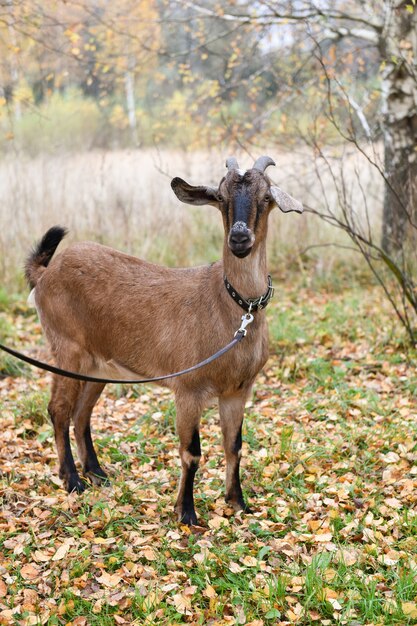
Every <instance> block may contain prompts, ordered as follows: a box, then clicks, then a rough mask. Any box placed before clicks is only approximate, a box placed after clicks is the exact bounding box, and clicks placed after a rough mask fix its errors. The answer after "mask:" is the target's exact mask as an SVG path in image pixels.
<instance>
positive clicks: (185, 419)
mask: <svg viewBox="0 0 417 626" xmlns="http://www.w3.org/2000/svg"><path fill="white" fill-rule="evenodd" d="M175 404H176V409H177V432H178V435H179V438H180V448H179V453H180V458H181V468H182V471H181V479H180V485H179V489H178V497H177V501H176V503H175V511H176V513H177V515H178V521H179V522H182V523H183V524H188V525H189V526H192V525H195V524H197V515H196V512H195V508H194V477H195V474H196V472H197V469H198V465H199V463H200V457H201V448H200V434H199V425H200V415H201V410H202V407H201V405H200V402H199V401H198V402H196V400H195V398H194V397H192V396H187V397H184V396H183V395H182V394H181V396H179V394H177V396H176V399H175Z"/></svg>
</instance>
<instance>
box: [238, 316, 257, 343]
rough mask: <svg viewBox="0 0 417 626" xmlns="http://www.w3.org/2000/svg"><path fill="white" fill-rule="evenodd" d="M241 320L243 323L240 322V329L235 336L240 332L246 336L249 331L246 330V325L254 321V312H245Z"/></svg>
mask: <svg viewBox="0 0 417 626" xmlns="http://www.w3.org/2000/svg"><path fill="white" fill-rule="evenodd" d="M241 320H242V323H241V324H240V328H239V330H237V331H236V332H235V337H236V335H237V334H238V333H243V336H244V337H246V333H247V332H248V331H247V330H246V326H249V324H251V323H252V322H253V315H252V313H245V315H242V317H241Z"/></svg>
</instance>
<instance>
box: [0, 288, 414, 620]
mask: <svg viewBox="0 0 417 626" xmlns="http://www.w3.org/2000/svg"><path fill="white" fill-rule="evenodd" d="M3 300H4V301H3V305H2V306H3V312H2V313H0V331H1V337H2V339H3V341H4V340H7V341H8V342H9V343H10V342H11V343H13V344H14V345H16V346H22V347H25V349H26V350H28V351H30V352H31V353H32V354H36V355H38V356H40V357H45V356H47V351H46V349H45V348H44V347H43V344H42V340H41V333H40V327H39V325H38V323H37V320H36V318H35V317H34V316H33V314H32V312H29V311H27V310H26V309H25V306H24V305H23V304H22V303H23V301H24V300H23V298H22V299H16V300H10V299H8V300H7V301H6V299H3ZM0 304H1V303H0ZM268 314H269V318H270V335H271V358H270V360H269V362H268V365H267V367H266V368H265V369H264V371H263V372H262V374H261V375H260V376H259V378H258V381H257V384H256V386H255V389H254V393H253V398H252V401H251V402H250V403H249V405H248V409H247V419H246V421H245V427H244V446H243V461H242V463H243V470H242V476H243V485H244V490H245V492H246V497H247V499H248V500H249V502H250V504H251V506H252V509H253V513H252V514H249V515H242V514H237V515H235V514H233V512H232V511H231V510H230V509H229V508H228V507H227V506H226V505H225V503H224V498H223V493H224V492H223V478H224V461H223V454H222V448H221V433H220V429H219V424H218V418H217V409H216V407H213V408H211V409H210V410H208V411H207V412H206V414H205V417H204V419H203V423H202V451H203V457H202V462H201V466H200V470H199V472H198V474H197V481H196V507H197V511H198V514H199V516H200V526H198V527H194V528H191V529H189V528H188V527H185V526H182V525H180V524H178V523H177V522H176V521H175V519H174V516H173V503H174V500H175V491H176V485H177V481H178V477H179V461H178V456H177V443H178V442H177V437H176V435H175V427H174V406H173V402H172V397H171V395H170V394H169V393H168V392H167V391H165V390H161V389H159V388H157V387H142V386H137V387H129V388H127V387H122V386H113V387H109V388H108V389H107V392H106V393H105V394H103V396H102V398H101V399H100V402H99V404H98V406H97V408H96V412H95V417H94V418H93V427H94V433H95V441H96V443H97V447H98V450H99V457H100V459H101V460H102V462H103V465H104V467H106V469H107V470H108V471H109V473H110V475H111V485H110V486H109V487H105V488H102V489H97V488H94V487H91V488H90V489H88V490H87V491H86V492H85V493H84V494H83V495H81V496H75V495H67V494H66V493H65V492H64V491H63V489H62V488H61V483H60V480H59V479H58V477H57V460H56V453H55V448H54V442H53V434H52V428H51V425H50V423H49V422H48V419H47V415H46V406H47V402H48V394H49V382H50V377H49V375H45V374H42V373H39V372H35V371H33V370H29V369H27V368H25V367H24V368H22V367H21V366H20V365H18V364H16V362H14V361H13V360H12V359H9V358H8V357H1V359H2V360H1V361H0V372H2V375H3V376H2V378H1V379H0V411H1V431H0V432H1V451H0V498H1V510H0V624H22V625H34V624H51V625H52V624H67V625H68V626H69V625H74V626H76V625H77V626H83V625H100V626H101V625H113V624H161V625H167V626H168V625H173V624H185V623H186V624H195V625H197V624H207V625H211V626H215V625H216V626H220V625H229V624H246V625H247V626H263V625H265V626H267V625H269V624H273V625H279V624H293V623H298V624H323V625H331V624H334V623H340V624H349V625H350V626H354V625H355V624H356V625H358V624H367V625H371V624H373V625H377V624H413V623H417V534H416V533H417V507H416V504H417V419H416V418H417V370H416V363H417V355H416V352H415V351H413V350H411V349H410V348H409V347H408V346H407V345H406V344H405V343H404V337H403V335H402V334H401V332H400V330H399V329H398V328H397V327H396V326H397V324H396V320H395V318H394V317H393V314H392V312H391V310H390V309H389V308H388V306H387V305H386V303H385V302H384V301H383V298H382V295H381V292H380V291H379V290H378V289H377V288H375V287H370V286H360V285H357V286H355V287H350V288H348V289H343V290H342V291H337V290H336V291H335V290H331V289H329V288H328V286H327V288H324V287H322V288H318V287H317V286H316V287H315V288H312V287H311V286H310V287H309V286H306V285H305V284H304V285H300V284H297V285H295V284H293V285H291V284H289V282H288V281H287V282H286V286H280V287H279V288H278V289H277V293H276V297H275V300H274V303H273V304H271V306H270V309H269V313H268Z"/></svg>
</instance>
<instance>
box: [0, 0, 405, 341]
mask: <svg viewBox="0 0 417 626" xmlns="http://www.w3.org/2000/svg"><path fill="white" fill-rule="evenodd" d="M416 59H417V10H416V6H415V0H405V1H400V0H370V1H367V0H335V1H334V2H330V1H328V0H294V1H291V0H285V1H279V2H270V1H269V0H260V1H257V2H246V1H244V0H235V1H232V2H228V3H219V2H216V0H199V1H198V2H193V1H177V0H119V1H118V2H108V1H106V0H77V1H64V0H42V2H40V1H36V0H0V151H1V156H0V198H1V203H0V282H1V283H2V284H3V285H5V286H6V287H7V288H8V289H18V288H19V287H22V286H23V283H22V278H21V266H22V263H23V259H24V257H25V255H26V253H27V250H28V248H29V247H30V245H32V243H33V241H34V240H35V239H37V238H39V236H40V235H41V234H42V233H43V232H44V230H45V229H46V228H47V227H49V226H50V225H52V224H54V223H62V224H64V225H67V226H68V227H69V228H70V229H71V237H72V238H77V239H78V238H81V237H90V238H94V239H95V240H98V241H102V242H104V243H108V244H110V245H115V246H118V247H120V248H122V249H124V250H126V251H129V252H132V253H135V254H140V255H144V256H145V257H147V258H148V259H151V260H154V261H157V262H164V263H169V264H176V265H186V264H190V263H201V262H206V261H211V260H214V259H215V258H218V256H219V254H220V249H221V236H222V235H221V226H220V220H219V219H218V215H217V214H216V212H215V211H213V210H212V209H210V208H207V209H206V208H201V209H192V208H186V207H184V206H179V204H178V202H177V201H176V200H175V198H174V196H173V194H172V192H171V190H170V186H169V182H170V177H172V176H175V175H179V176H181V177H184V178H186V179H189V181H190V182H191V183H193V184H216V183H218V181H219V180H220V178H221V176H222V175H223V173H224V161H225V158H226V157H227V156H230V155H231V154H235V155H236V156H237V157H238V159H240V161H241V163H242V165H243V166H245V167H249V166H250V165H251V164H252V159H253V158H256V157H257V156H259V155H260V154H269V155H270V156H271V157H273V158H274V160H275V161H276V163H277V167H276V168H271V169H270V170H269V173H270V175H271V177H272V179H273V180H274V181H275V182H276V183H278V184H279V185H280V186H281V187H283V188H284V189H285V190H286V191H288V192H289V193H291V194H292V195H294V196H296V197H297V198H298V199H300V200H302V201H303V202H304V204H305V206H306V209H307V213H306V214H305V215H304V216H303V217H302V218H300V219H291V217H288V216H286V217H285V216H282V215H274V217H273V224H272V226H271V234H270V263H271V269H272V270H273V271H278V270H280V271H284V270H285V271H288V270H289V269H294V270H295V271H297V272H299V271H302V272H305V274H306V275H308V276H311V275H319V276H323V275H324V276H332V277H333V278H335V277H339V278H340V280H342V281H343V280H344V279H346V278H347V277H349V276H351V274H352V269H353V268H354V269H357V270H358V272H363V271H364V270H365V268H367V271H368V270H370V271H371V273H372V275H373V277H374V279H375V280H376V281H378V282H379V283H380V284H381V286H382V288H383V289H384V292H385V295H386V297H387V298H388V299H389V300H390V302H391V304H392V306H393V310H394V311H395V313H396V315H397V317H398V320H399V321H400V323H401V324H402V325H403V326H404V328H405V329H406V331H407V333H408V336H409V338H410V339H411V340H412V341H413V342H415V341H416V331H415V325H416V319H415V316H416V312H417V289H416V282H417V281H416V261H417V260H416V248H417V246H416V234H417V214H416V210H415V206H416V202H415V195H416V173H417V172H416V170H417V168H416V159H417V66H416V64H417V61H416ZM276 213H278V212H276Z"/></svg>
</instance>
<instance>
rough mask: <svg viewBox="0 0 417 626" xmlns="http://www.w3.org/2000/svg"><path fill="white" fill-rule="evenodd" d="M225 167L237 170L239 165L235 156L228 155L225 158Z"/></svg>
mask: <svg viewBox="0 0 417 626" xmlns="http://www.w3.org/2000/svg"><path fill="white" fill-rule="evenodd" d="M226 167H227V169H228V170H238V169H239V165H238V164H237V160H236V159H235V157H229V158H228V159H226Z"/></svg>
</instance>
